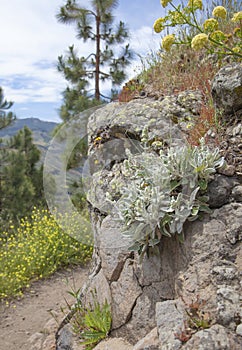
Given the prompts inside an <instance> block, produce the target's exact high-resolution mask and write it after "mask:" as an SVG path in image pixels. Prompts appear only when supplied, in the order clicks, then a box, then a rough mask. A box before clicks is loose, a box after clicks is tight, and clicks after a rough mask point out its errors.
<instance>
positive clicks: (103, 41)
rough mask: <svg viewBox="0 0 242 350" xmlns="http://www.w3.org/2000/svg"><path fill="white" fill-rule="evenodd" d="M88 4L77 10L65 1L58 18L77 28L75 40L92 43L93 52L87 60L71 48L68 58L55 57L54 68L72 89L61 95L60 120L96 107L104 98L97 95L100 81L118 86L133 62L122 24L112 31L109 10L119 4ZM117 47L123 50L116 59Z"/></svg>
mask: <svg viewBox="0 0 242 350" xmlns="http://www.w3.org/2000/svg"><path fill="white" fill-rule="evenodd" d="M90 3H91V8H90V9H89V8H85V7H81V6H79V5H78V3H77V2H76V1H75V0H67V2H66V4H65V5H64V6H62V7H61V8H60V12H59V13H58V15H57V19H58V20H59V21H60V22H62V23H65V24H74V25H75V26H76V30H77V38H79V39H81V40H83V41H84V42H87V41H88V40H89V41H93V42H94V43H95V50H94V52H92V53H90V54H89V55H88V56H87V57H78V54H77V52H76V51H75V49H74V46H70V47H69V52H68V54H67V56H65V57H63V56H59V57H58V66H57V68H58V70H59V71H60V72H62V73H63V75H64V76H65V78H66V80H68V81H69V82H70V83H71V85H72V87H68V88H67V89H66V90H65V92H64V105H63V106H62V108H61V117H62V119H63V120H68V119H69V118H70V117H71V116H73V115H77V114H78V113H79V112H81V111H82V110H85V109H87V108H89V107H92V106H94V105H97V104H99V103H100V101H101V100H102V97H104V96H103V95H102V93H101V92H100V81H105V80H107V79H109V80H111V82H112V85H113V86H114V87H115V86H116V85H120V84H121V83H122V82H123V81H124V79H125V78H126V75H125V72H124V70H125V67H126V66H127V65H128V64H129V63H130V60H131V59H132V52H131V50H130V48H129V45H128V44H124V43H125V41H126V40H127V39H128V36H129V33H128V30H127V28H126V26H125V24H124V23H123V22H122V21H120V22H119V24H118V26H117V28H116V29H114V28H113V24H114V18H113V15H112V10H113V9H114V8H115V7H116V6H117V5H118V1H115V0H92V1H90ZM117 44H118V45H119V46H120V44H124V47H123V50H122V52H121V53H119V55H118V56H117V57H116V56H115V54H116V52H115V46H116V47H117ZM90 80H94V82H95V89H94V90H95V93H94V94H93V95H91V94H90V91H88V90H87V89H88V85H89V83H90Z"/></svg>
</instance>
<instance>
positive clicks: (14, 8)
mask: <svg viewBox="0 0 242 350" xmlns="http://www.w3.org/2000/svg"><path fill="white" fill-rule="evenodd" d="M77 2H78V3H79V4H80V5H82V6H83V5H84V6H86V7H89V4H90V0H79V1H77ZM65 3H66V1H65V0H41V1H40V0H21V1H20V0H2V1H1V11H0V32H1V36H0V86H1V87H2V88H3V90H4V96H5V98H6V99H7V100H8V101H10V100H11V101H13V102H14V105H13V107H12V111H13V112H14V113H15V114H16V116H17V118H29V117H35V118H39V119H42V120H47V121H55V122H59V121H60V118H59V115H58V109H59V108H60V106H61V104H62V92H63V91H64V90H65V88H66V86H67V84H68V82H67V81H66V80H65V79H64V77H63V76H62V74H61V73H59V72H58V71H57V68H56V65H57V60H58V56H60V55H62V54H65V52H66V51H67V49H68V47H69V46H70V45H72V44H74V46H75V47H76V48H77V50H78V53H79V54H80V55H81V56H87V55H88V54H90V52H91V51H90V50H91V46H90V45H91V44H89V43H83V42H82V41H81V40H78V39H77V38H76V32H75V27H74V26H73V25H66V24H62V23H59V22H58V21H57V19H56V14H57V13H58V11H59V9H60V7H61V6H63V5H64V4H65ZM163 11H164V10H163V8H162V7H161V5H160V1H159V0H142V1H140V0H119V6H118V7H117V8H116V9H115V11H114V15H115V21H116V23H118V22H119V21H120V20H121V21H123V22H125V23H126V24H127V26H128V28H129V30H130V36H131V37H130V40H129V42H130V47H131V48H132V49H133V50H134V52H136V54H137V55H136V58H135V60H134V62H133V63H132V66H130V67H129V69H128V72H127V73H128V77H129V78H130V79H131V78H133V77H135V76H136V75H137V74H138V72H139V71H140V70H141V67H142V64H141V60H140V58H139V55H141V56H142V57H145V56H146V55H147V54H149V53H151V52H155V51H158V49H159V43H160V35H159V34H156V33H154V31H153V29H152V26H153V23H154V21H155V19H157V18H158V17H161V16H162V15H164V13H163ZM103 88H105V87H103Z"/></svg>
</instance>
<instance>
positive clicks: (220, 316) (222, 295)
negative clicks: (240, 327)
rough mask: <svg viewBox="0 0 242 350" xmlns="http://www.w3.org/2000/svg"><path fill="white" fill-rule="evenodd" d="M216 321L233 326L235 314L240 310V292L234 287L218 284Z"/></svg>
mask: <svg viewBox="0 0 242 350" xmlns="http://www.w3.org/2000/svg"><path fill="white" fill-rule="evenodd" d="M217 305H218V307H217V322H218V323H219V324H221V325H223V326H227V327H229V328H230V329H234V328H235V316H236V314H237V313H238V312H239V310H240V307H239V305H240V292H239V290H237V291H236V289H235V288H234V287H230V286H226V285H224V286H220V288H218V290H217Z"/></svg>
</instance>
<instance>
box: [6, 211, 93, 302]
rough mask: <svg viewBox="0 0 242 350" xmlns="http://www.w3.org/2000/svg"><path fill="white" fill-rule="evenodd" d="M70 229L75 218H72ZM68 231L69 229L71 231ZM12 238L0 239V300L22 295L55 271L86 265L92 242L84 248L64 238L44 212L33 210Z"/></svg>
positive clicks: (9, 236)
mask: <svg viewBox="0 0 242 350" xmlns="http://www.w3.org/2000/svg"><path fill="white" fill-rule="evenodd" d="M70 222H71V225H73V224H74V222H75V218H71V220H70ZM70 229H71V227H70ZM11 232H12V234H11V235H10V234H8V233H5V235H4V236H3V237H2V238H0V299H1V298H6V297H10V296H16V295H21V294H22V291H23V288H24V287H27V286H29V283H30V281H33V280H37V279H40V278H42V277H47V276H49V275H50V274H52V273H53V272H54V271H56V270H57V269H58V268H60V267H63V266H66V265H69V264H77V263H85V262H87V261H88V260H89V259H90V258H91V255H92V242H91V239H90V237H89V235H88V232H87V233H86V244H83V243H80V242H78V241H77V240H75V239H73V238H72V237H70V236H69V235H68V234H66V233H65V232H64V231H63V230H62V229H61V228H60V227H59V226H58V224H57V223H56V221H55V220H54V218H53V216H52V215H50V214H49V212H48V211H47V210H38V209H34V211H33V212H32V215H31V220H30V219H27V218H25V219H22V220H21V223H20V225H19V227H17V228H16V229H14V228H13V227H12V231H11Z"/></svg>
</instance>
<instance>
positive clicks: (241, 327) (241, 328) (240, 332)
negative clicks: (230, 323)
mask: <svg viewBox="0 0 242 350" xmlns="http://www.w3.org/2000/svg"><path fill="white" fill-rule="evenodd" d="M236 334H238V335H240V336H241V337H242V323H240V324H239V325H238V326H237V327H236Z"/></svg>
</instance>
